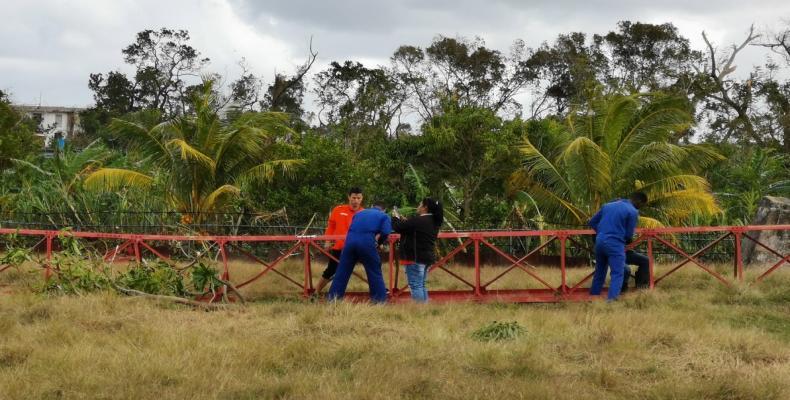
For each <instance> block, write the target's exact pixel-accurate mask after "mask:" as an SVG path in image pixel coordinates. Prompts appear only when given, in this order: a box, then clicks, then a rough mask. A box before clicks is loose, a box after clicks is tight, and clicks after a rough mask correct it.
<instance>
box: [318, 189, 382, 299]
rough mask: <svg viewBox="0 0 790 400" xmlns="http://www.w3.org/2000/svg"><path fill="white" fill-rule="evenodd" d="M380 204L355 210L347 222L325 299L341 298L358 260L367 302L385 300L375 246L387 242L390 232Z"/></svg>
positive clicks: (379, 261)
mask: <svg viewBox="0 0 790 400" xmlns="http://www.w3.org/2000/svg"><path fill="white" fill-rule="evenodd" d="M384 208H385V207H384V204H383V203H381V202H376V203H374V204H373V207H371V208H368V209H365V210H362V211H358V212H357V213H355V214H354V217H353V218H352V219H351V226H349V228H348V233H347V234H346V244H345V246H343V252H342V253H340V261H339V263H338V266H337V272H336V273H335V278H334V279H333V280H332V286H330V288H329V292H328V293H327V299H328V300H339V299H342V298H343V296H344V295H345V293H346V287H347V286H348V280H349V279H351V273H352V272H353V271H354V266H355V265H356V264H357V262H358V261H361V262H362V265H364V266H365V274H366V275H367V277H368V287H369V288H370V300H371V301H372V302H374V303H384V302H386V301H387V288H386V286H384V276H383V275H382V273H381V258H380V257H379V253H378V247H379V246H380V245H382V244H384V243H386V241H387V237H388V236H389V234H390V232H392V222H391V220H390V217H389V216H388V215H387V214H386V213H384Z"/></svg>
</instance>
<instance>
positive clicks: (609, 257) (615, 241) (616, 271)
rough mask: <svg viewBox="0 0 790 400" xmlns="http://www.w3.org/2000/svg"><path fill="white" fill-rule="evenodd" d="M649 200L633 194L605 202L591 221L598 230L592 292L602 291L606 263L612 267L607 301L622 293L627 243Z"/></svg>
mask: <svg viewBox="0 0 790 400" xmlns="http://www.w3.org/2000/svg"><path fill="white" fill-rule="evenodd" d="M645 204H647V195H645V194H644V193H642V192H636V193H634V194H632V195H631V196H630V197H629V198H628V199H618V200H615V201H612V202H610V203H606V204H604V205H603V207H601V209H600V210H598V212H597V213H596V214H595V215H594V216H593V217H592V219H590V222H589V223H588V224H589V225H590V227H591V228H593V230H595V273H594V274H593V280H592V285H591V286H590V294H591V295H593V296H597V295H599V294H601V289H602V288H603V283H604V281H605V280H606V271H607V269H608V268H607V267H609V268H611V271H612V272H611V274H610V278H611V279H610V283H609V294H608V296H607V301H614V300H616V299H617V296H618V295H620V290H621V288H622V285H623V275H624V272H623V271H624V269H625V246H626V243H628V242H630V241H631V238H632V237H633V236H634V230H635V229H636V223H637V221H638V220H639V209H640V208H642V207H643V206H644V205H645Z"/></svg>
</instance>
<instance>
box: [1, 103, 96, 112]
mask: <svg viewBox="0 0 790 400" xmlns="http://www.w3.org/2000/svg"><path fill="white" fill-rule="evenodd" d="M13 107H14V108H15V109H17V110H19V111H22V112H42V113H57V112H61V113H67V112H80V111H85V110H86V109H87V108H85V107H59V106H38V105H29V104H14V105H13Z"/></svg>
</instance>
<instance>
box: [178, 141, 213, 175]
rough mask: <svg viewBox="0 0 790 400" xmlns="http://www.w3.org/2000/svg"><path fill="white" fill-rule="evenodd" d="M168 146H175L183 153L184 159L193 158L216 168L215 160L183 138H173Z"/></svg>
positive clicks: (211, 167)
mask: <svg viewBox="0 0 790 400" xmlns="http://www.w3.org/2000/svg"><path fill="white" fill-rule="evenodd" d="M167 147H168V148H175V149H176V150H178V151H179V152H180V153H181V159H182V160H184V161H187V160H192V161H195V162H197V163H199V164H202V165H204V166H206V167H208V168H209V169H211V170H212V171H213V170H214V169H215V168H216V166H217V164H216V163H215V162H214V160H213V159H212V158H211V157H209V156H207V155H205V154H203V153H202V152H201V151H200V150H198V149H196V148H194V147H192V146H191V145H190V144H189V143H187V142H186V141H184V140H183V139H172V140H170V141H169V142H167Z"/></svg>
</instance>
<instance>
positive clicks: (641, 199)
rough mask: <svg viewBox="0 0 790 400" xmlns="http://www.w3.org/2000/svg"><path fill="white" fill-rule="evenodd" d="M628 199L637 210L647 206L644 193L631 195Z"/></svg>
mask: <svg viewBox="0 0 790 400" xmlns="http://www.w3.org/2000/svg"><path fill="white" fill-rule="evenodd" d="M629 199H630V200H631V203H633V204H634V206H636V207H637V208H639V207H642V206H644V205H646V204H647V195H646V194H645V193H644V192H634V193H631V196H630V197H629Z"/></svg>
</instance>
